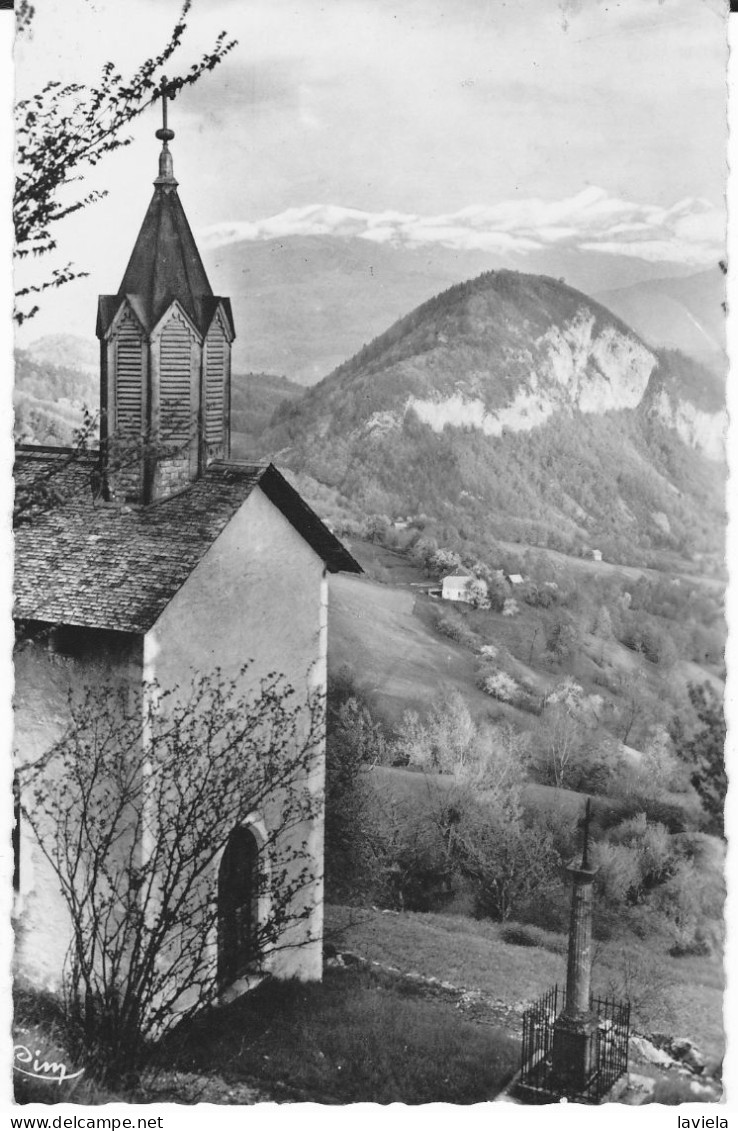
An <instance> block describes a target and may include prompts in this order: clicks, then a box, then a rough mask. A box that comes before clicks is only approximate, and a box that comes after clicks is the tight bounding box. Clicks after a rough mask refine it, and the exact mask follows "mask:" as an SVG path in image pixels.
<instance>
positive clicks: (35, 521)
mask: <svg viewBox="0 0 738 1131" xmlns="http://www.w3.org/2000/svg"><path fill="white" fill-rule="evenodd" d="M162 103H163V109H164V120H163V125H162V128H161V129H160V130H158V131H157V133H156V136H157V138H158V139H159V140H160V141H161V143H162V146H161V153H160V157H159V168H158V176H157V177H156V179H155V181H154V194H153V197H152V199H151V203H150V205H149V207H148V210H147V212H146V215H145V217H144V220H143V223H142V225H141V228H140V231H139V234H138V237H137V238H136V240H135V243H134V246H133V251H132V254H131V256H130V260H129V262H128V266H127V267H126V269H125V272H124V274H123V278H122V281H121V284H120V287H119V288H118V291H117V293H116V294H106V295H102V296H101V297H100V299H99V303H98V313H97V336H98V338H99V340H100V405H101V436H100V447H99V451H92V452H90V453H82V452H79V451H74V450H71V449H63V448H40V447H28V446H26V447H22V448H21V449H20V450H19V451H18V453H17V460H16V471H15V475H16V495H17V498H19V499H20V500H21V506H20V510H19V515H20V517H19V520H18V526H17V530H16V558H15V613H14V615H15V620H16V625H17V630H18V631H17V645H16V653H15V679H16V687H15V748H16V757H17V761H18V765H19V766H20V767H21V768H22V767H24V766H27V765H29V764H30V763H34V762H36V761H38V760H39V759H43V758H44V757H45V756H46V755H47V753H48V751H50V750H51V749H52V748H53V747H54V745H55V744H56V743H58V742H59V740H60V739H61V738H62V737H63V735H64V734H65V732H66V731H67V729H68V727H69V725H70V718H71V715H70V712H71V710H72V704H73V703H74V700H75V698H76V697H77V698H78V697H79V696H81V695H83V694H84V693H85V691H86V690H88V689H90V688H95V687H103V686H111V687H115V688H117V689H122V690H123V691H124V692H125V693H130V698H131V701H132V702H137V701H138V700H137V698H136V697H137V696H138V697H139V698H140V697H141V695H142V694H144V691H143V690H142V689H146V688H147V687H151V686H153V685H155V686H157V687H158V688H160V689H164V690H165V691H166V690H169V689H181V688H184V687H187V686H191V684H192V680H193V679H197V678H199V677H202V676H209V675H211V674H212V673H214V672H217V673H219V676H221V675H222V677H223V678H224V679H225V678H227V679H228V680H231V681H233V683H234V685H235V686H236V687H237V689H238V691H239V693H240V694H243V695H246V696H247V695H249V694H253V695H254V696H256V695H258V694H259V688H260V687H261V686H262V683H263V681H264V679H266V678H268V677H269V675H270V673H279V674H280V676H281V677H284V679H285V680H286V681H287V682H288V683H289V684H290V685H291V687H292V688H294V690H295V695H296V697H297V699H298V700H300V699H302V700H304V701H307V700H308V699H310V701H312V702H315V701H316V697H317V701H318V702H322V703H323V709H324V703H325V694H326V672H327V633H328V582H327V575H328V574H329V573H334V572H338V571H348V572H353V573H359V572H361V567H360V565H359V564H358V563H357V562H356V560H355V559H354V558H353V557H352V555H351V554H350V552H349V551H348V550H347V549H346V548H345V546H343V545H342V543H341V542H340V541H339V540H338V539H337V538H336V537H335V536H334V535H333V534H332V532H331V531H330V530H329V529H328V528H327V527H326V526H325V525H324V524H323V522H322V521H321V520H320V519H319V518H318V516H317V515H316V514H315V513H314V512H313V511H312V509H311V508H310V507H309V506H308V504H307V503H306V502H305V501H304V500H303V499H302V498H301V496H300V495H299V494H298V492H297V491H296V490H295V489H294V488H293V487H292V486H291V485H290V483H289V482H288V481H287V479H286V478H285V477H284V476H283V475H282V474H281V473H280V472H279V471H278V470H277V468H276V467H274V466H273V465H272V464H271V463H246V462H239V461H235V460H232V459H231V458H230V390H231V346H232V343H233V341H234V337H235V327H234V324H233V315H232V311H231V305H230V302H229V300H228V298H225V297H222V296H218V295H215V294H214V293H213V290H212V287H211V285H210V282H209V280H208V277H207V274H206V272H205V269H204V266H203V263H202V259H201V257H200V254H199V251H198V248H197V245H196V242H195V239H194V237H193V234H192V231H191V229H190V227H189V224H188V222H187V218H186V216H185V212H184V209H183V207H182V203H181V201H180V199H179V195H178V191H177V188H178V186H177V181H176V180H175V177H174V169H173V160H172V154H171V151H170V148H169V143H170V142H171V141H172V139H173V137H174V134H173V132H172V131H171V130H170V129H169V128H168V124H167V117H166V96H165V95H164V97H163V98H162ZM24 500H25V502H24ZM181 694H182V693H181V692H180V691H177V692H176V693H175V694H174V699H173V701H176V700H177V696H178V695H181ZM157 702H159V700H157ZM161 702H162V704H163V705H162V706H161V708H160V710H161V711H166V710H167V709H169V708H167V706H166V703H167V700H166V697H162V699H161ZM157 709H159V708H157ZM142 741H145V738H144V739H142ZM318 754H319V756H318V761H317V764H316V765H317V769H315V770H314V771H312V772H311V774H310V777H309V780H306V781H304V782H301V783H298V785H299V788H301V789H303V790H305V791H307V792H308V793H310V794H311V795H313V796H314V798H315V801H316V803H315V804H314V805H313V807H312V810H311V816H310V819H309V821H307V823H306V827H305V828H303V829H302V830H301V832H300V835H301V837H302V839H303V843H304V845H305V853H304V855H305V854H306V856H307V861H305V860H303V864H302V865H301V866H303V867H304V870H305V875H307V876H309V881H308V882H307V883H306V884H305V885H303V888H304V890H303V892H302V899H303V906H302V908H301V911H300V914H298V915H296V916H295V917H294V921H292V922H291V923H288V924H287V926H286V928H285V930H286V932H287V934H288V936H289V937H288V938H287V939H286V944H285V945H281V946H275V947H274V948H273V949H272V948H268V947H267V948H264V949H263V950H262V951H261V952H259V951H258V948H257V949H256V950H255V946H254V939H255V938H257V937H258V929H257V928H258V927H259V925H260V919H261V918H263V917H265V916H268V915H269V912H270V899H271V898H273V897H274V894H275V893H274V891H272V892H270V891H269V890H267V891H264V890H261V889H260V890H258V891H257V890H256V888H255V884H256V882H257V881H256V879H255V877H256V876H257V873H258V874H262V875H263V874H269V861H268V860H266V861H265V860H264V859H262V857H264V856H265V855H266V854H267V853H268V852H269V851H270V847H269V846H270V845H272V846H273V845H274V843H275V841H274V828H276V827H277V826H278V824H279V821H280V805H281V804H282V802H281V801H280V799H279V797H277V796H275V797H274V798H273V799H271V801H267V802H266V803H265V804H264V806H263V808H262V810H261V811H258V812H253V813H251V814H249V817H248V820H245V821H244V822H242V823H241V824H240V825H239V827H237V828H232V829H226V830H222V832H223V849H222V851H221V852H219V853H218V855H217V856H216V858H215V859H214V860H213V866H212V871H211V874H210V876H209V881H210V882H211V883H212V890H213V892H214V896H213V898H214V899H216V900H217V902H218V907H217V912H218V914H217V917H216V919H217V929H216V928H214V927H213V928H211V935H212V937H211V938H209V940H208V948H209V949H208V951H207V953H208V954H209V955H210V956H211V958H210V960H211V963H212V973H213V975H214V977H217V981H218V984H219V986H220V987H221V990H222V992H223V993H224V994H227V993H229V992H230V993H233V992H237V991H238V988H239V986H242V987H245V988H248V985H249V984H250V983H249V977H250V975H252V974H253V973H254V972H258V973H259V974H264V973H266V974H271V975H275V976H278V977H281V976H298V977H300V978H303V979H319V978H320V977H321V972H322V921H323V839H324V837H323V825H324V812H323V794H324V780H325V747H324V739H323V740H322V744H321V746H320V750H319V752H318ZM52 788H53V783H52ZM21 800H22V801H23V803H24V804H25V805H26V806H28V805H29V804H32V801H29V799H28V798H25V799H21ZM21 809H22V805H21V806H19V808H18V813H19V818H20V819H19V825H18V828H17V830H16V838H15V840H16V844H15V847H16V871H15V876H16V883H15V886H16V890H15V906H14V924H15V927H16V939H17V945H16V968H17V971H18V972H19V973H20V974H22V976H23V977H24V978H26V979H28V980H30V981H31V982H32V983H33V984H35V985H38V986H42V987H44V988H49V989H58V988H59V987H60V986H61V984H62V982H63V978H64V976H65V970H67V969H68V962H69V953H70V949H69V948H70V940H71V938H72V935H73V931H74V923H73V922H72V920H71V918H70V911H69V901H68V900H65V899H64V897H63V895H62V893H61V891H60V884H59V879H58V876H57V875H56V874H55V872H54V870H53V868H51V867H50V865H49V861H48V858H47V857H46V856H45V855H44V853H43V852H42V851H41V848H40V846H39V843H38V841H37V838H36V837H34V835H33V832H32V830H31V829H29V827H28V822H27V821H24V820H23V818H22V816H20V814H21ZM280 835H281V834H280ZM144 850H145V846H144V847H142V851H144ZM288 878H289V877H288ZM279 882H280V881H279V877H278V876H275V879H274V883H275V884H276V883H279ZM234 987H235V990H234Z"/></svg>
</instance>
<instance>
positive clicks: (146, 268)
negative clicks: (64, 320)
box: [98, 79, 233, 335]
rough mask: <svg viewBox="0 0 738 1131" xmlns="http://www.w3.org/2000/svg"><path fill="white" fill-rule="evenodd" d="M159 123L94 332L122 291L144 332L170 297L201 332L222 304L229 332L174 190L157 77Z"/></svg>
mask: <svg viewBox="0 0 738 1131" xmlns="http://www.w3.org/2000/svg"><path fill="white" fill-rule="evenodd" d="M162 110H163V122H164V124H163V127H162V128H161V129H159V130H157V131H156V137H157V138H160V139H161V141H162V150H161V154H160V157H159V176H158V177H157V178H156V180H155V181H154V195H153V197H152V200H151V203H150V204H149V207H148V210H147V212H146V215H145V217H144V221H143V224H142V225H141V230H140V232H139V233H138V238H137V240H136V243H135V245H134V248H133V252H132V254H131V258H130V259H129V261H128V266H127V267H126V270H125V274H124V275H123V281H122V282H121V284H120V287H119V288H118V294H117V295H116V296H114V297H113V296H107V295H106V296H102V302H101V308H100V311H99V317H98V335H100V334H101V332H103V333H104V332H105V331H106V329H107V327H108V326H109V325H110V322H111V321H112V319H113V317H114V316H115V314H116V313H117V311H118V309H119V307H120V303H121V301H122V300H123V299H124V298H125V297H127V298H128V299H129V300H130V302H131V306H132V307H133V309H134V311H135V313H136V315H137V317H138V318H139V319H140V321H141V322H142V323H143V327H144V330H145V331H146V332H147V333H150V332H151V330H152V329H153V328H154V326H155V325H156V323H157V322H158V321H159V319H160V318H161V316H162V315H163V314H164V313H165V311H166V310H168V309H169V307H170V306H171V305H172V303H173V302H174V301H177V302H179V304H180V305H181V306H182V308H183V310H184V311H185V313H186V314H187V316H188V317H189V318H190V319H191V320H192V322H193V323H194V324H195V326H196V327H197V328H198V330H199V331H200V333H201V334H203V335H204V334H205V333H206V332H207V329H208V326H209V325H210V322H211V321H212V318H213V315H214V314H215V309H216V307H217V306H218V304H219V303H222V304H223V307H224V309H225V314H226V318H227V320H228V322H229V323H230V328H231V332H232V333H233V319H232V315H231V310H230V302H229V301H228V300H227V299H219V298H218V297H216V296H214V295H213V288H212V287H211V286H210V282H209V280H208V277H207V274H206V273H205V268H204V266H203V263H202V259H201V258H200V253H199V251H198V250H197V244H196V243H195V238H194V236H193V234H192V230H191V228H190V225H189V224H188V222H187V217H186V216H185V212H184V208H183V207H182V202H181V201H180V199H179V196H178V194H177V181H176V180H175V178H174V170H173V163H172V155H171V153H170V151H169V144H168V143H169V142H170V141H171V140H172V138H173V137H174V132H173V131H172V130H170V129H168V128H167V94H166V79H163V80H162Z"/></svg>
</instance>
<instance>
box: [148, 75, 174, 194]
mask: <svg viewBox="0 0 738 1131" xmlns="http://www.w3.org/2000/svg"><path fill="white" fill-rule="evenodd" d="M167 89H168V88H167V78H166V75H162V79H161V119H162V125H161V129H158V130H157V131H156V134H155V137H158V138H159V140H160V141H161V142H163V144H162V147H161V153H160V155H159V176H158V179H157V180H156V181H155V182H154V183H155V184H168V185H176V183H177V182H176V181H175V179H174V163H173V161H172V155H171V153H170V152H169V145H168V143H169V142H170V141H171V140H172V138H173V137H174V130H170V129H169V126H168V124H167V102H168V99H169V95H168V93H167Z"/></svg>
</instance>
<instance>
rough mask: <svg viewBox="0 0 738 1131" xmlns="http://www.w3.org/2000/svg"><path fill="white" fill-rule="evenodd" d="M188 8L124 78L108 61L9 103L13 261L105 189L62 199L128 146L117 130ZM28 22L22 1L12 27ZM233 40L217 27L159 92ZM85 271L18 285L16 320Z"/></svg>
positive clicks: (35, 249) (37, 248)
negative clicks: (89, 77)
mask: <svg viewBox="0 0 738 1131" xmlns="http://www.w3.org/2000/svg"><path fill="white" fill-rule="evenodd" d="M191 7H192V0H184V4H183V6H182V11H181V13H180V16H179V19H178V20H177V23H176V24H175V26H174V29H173V30H172V33H171V35H170V37H169V40H168V42H167V43H166V45H165V46H164V48H163V50H161V51H160V52H159V53H158V54H157V55H153V56H151V57H150V58H149V59H146V60H145V61H144V62H143V63H142V64H141V65H140V66H139V67H138V69H137V70H136V71H134V73H133V74H132V75H129V76H127V77H126V76H124V75H123V74H122V73H121V72H120V71H119V70H118V69H117V67H116V66H115V64H114V63H112V62H108V63H106V64H105V65H104V67H103V69H102V73H101V76H100V79H99V81H98V83H97V85H95V86H88V85H85V84H83V83H68V84H63V83H60V82H56V81H54V80H52V81H50V82H47V83H46V85H45V86H44V87H42V89H41V90H40V91H38V92H37V93H36V94H35V95H33V96H32V97H30V98H25V99H22V100H21V101H19V102H18V103H17V105H16V108H15V124H16V155H15V167H16V185H15V195H14V200H13V221H14V226H15V239H16V255H17V257H18V258H19V259H26V258H28V257H40V256H44V255H48V254H50V253H51V252H53V251H55V250H56V248H57V240H56V237H55V234H54V231H55V225H56V224H57V223H58V222H59V221H60V220H63V219H64V218H65V217H67V216H70V215H72V214H73V213H75V212H78V211H79V210H80V209H82V208H86V207H87V206H88V205H90V204H93V203H95V202H96V201H98V200H101V199H102V198H103V197H104V196H106V195H107V193H106V192H105V191H103V190H98V189H95V190H92V191H90V192H87V193H82V194H81V195H79V194H76V199H75V194H74V193H72V194H71V197H70V194H68V193H66V192H65V190H67V189H68V188H69V187H70V186H74V185H79V184H80V182H82V181H83V180H84V176H85V174H86V172H88V171H89V170H90V169H91V168H93V167H94V166H96V165H97V164H98V163H99V162H100V161H101V160H102V159H103V158H104V157H106V156H107V155H108V154H110V153H113V152H115V150H116V149H119V148H121V147H122V146H126V145H129V144H130V142H131V140H132V139H131V138H130V136H126V134H125V130H126V128H127V127H128V126H129V125H130V124H131V122H133V121H134V119H135V118H137V117H139V116H140V115H141V114H142V113H143V112H144V111H145V110H146V109H148V107H149V106H151V105H152V104H153V103H155V102H156V101H157V100H158V99H160V98H161V93H162V91H161V83H162V79H163V78H164V74H163V71H164V67H165V66H167V64H168V63H169V62H170V61H171V60H172V58H173V56H174V55H175V54H176V52H177V51H178V49H179V48H180V46H181V43H182V39H183V36H184V34H185V31H186V30H187V19H188V16H189V13H190V9H191ZM32 22H33V9H32V8H29V6H28V5H25V6H23V9H22V11H21V18H20V19H19V31H20V33H21V34H24V33H27V31H28V28H29V27H31V26H32ZM235 46H236V41H235V40H232V39H228V35H227V33H226V32H225V31H222V32H220V34H219V35H218V36H217V37H216V39H215V42H214V43H213V45H212V47H211V48H210V50H208V51H205V52H204V53H203V54H202V55H201V57H200V58H199V59H198V60H197V62H195V63H193V64H192V66H191V67H190V68H189V69H188V70H187V71H185V72H183V73H181V74H175V75H174V76H173V77H169V78H167V79H166V83H165V86H166V92H167V97H169V98H173V97H174V96H175V95H176V94H177V93H178V92H179V91H181V90H183V89H184V88H185V87H187V86H192V85H193V84H194V83H196V82H197V81H198V80H199V79H200V78H201V77H202V76H203V75H204V74H205V73H206V72H208V71H212V70H213V69H214V68H215V67H216V66H217V65H218V64H219V63H220V62H222V60H223V59H224V58H225V56H226V55H227V54H228V53H229V52H230V51H231V50H232V49H233V48H234V47H235ZM86 274H87V272H85V271H83V270H78V269H77V268H76V267H75V266H74V264H72V263H68V264H66V265H65V266H64V267H56V268H54V269H52V271H51V273H50V276H49V277H48V278H47V279H46V280H45V281H43V282H41V283H36V284H28V285H25V286H23V287H21V288H19V290H18V291H16V299H18V300H26V306H25V309H22V308H21V306H18V308H17V309H16V314H15V318H16V321H17V322H18V323H19V324H20V323H22V322H24V321H26V320H27V319H28V318H32V317H33V315H34V314H35V313H36V312H37V311H38V309H39V308H38V305H37V304H35V300H34V298H33V296H34V295H38V294H40V293H41V292H43V291H46V290H47V289H49V288H54V287H61V286H63V285H64V284H65V283H68V282H71V280H73V279H77V278H81V277H84V276H85V275H86ZM28 303H34V305H27V304H28Z"/></svg>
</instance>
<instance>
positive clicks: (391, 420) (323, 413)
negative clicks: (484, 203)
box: [274, 271, 725, 459]
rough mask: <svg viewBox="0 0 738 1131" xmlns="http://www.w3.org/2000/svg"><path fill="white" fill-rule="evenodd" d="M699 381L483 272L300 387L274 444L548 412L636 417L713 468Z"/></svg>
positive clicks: (717, 429)
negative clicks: (652, 422) (672, 434)
mask: <svg viewBox="0 0 738 1131" xmlns="http://www.w3.org/2000/svg"><path fill="white" fill-rule="evenodd" d="M710 380H711V378H710V375H709V374H708V373H707V371H704V370H701V367H700V366H699V365H698V363H696V362H692V361H690V360H689V359H687V358H685V357H684V356H682V355H677V354H672V355H669V356H666V355H665V354H664V352H663V351H657V350H655V349H651V348H649V347H648V346H647V345H646V344H645V343H644V342H643V341H642V340H641V339H640V338H639V337H638V335H637V334H636V333H635V332H634V331H633V330H631V329H630V327H628V326H627V325H626V324H625V323H624V322H622V321H621V320H620V319H619V318H617V317H616V316H615V315H614V314H612V313H611V312H610V311H609V310H607V309H605V307H603V306H601V305H600V304H599V303H597V302H596V301H595V300H593V299H591V298H589V297H588V296H586V295H584V294H582V293H581V292H580V291H576V290H574V289H573V288H572V287H569V286H567V285H566V283H564V282H563V281H561V280H556V279H550V278H547V277H545V276H538V275H524V274H520V273H517V272H511V271H497V272H490V273H488V274H486V275H482V276H480V277H479V278H477V279H473V280H471V281H470V282H468V283H464V284H461V285H459V286H456V287H452V288H451V289H450V290H449V291H446V292H444V293H443V294H441V295H437V296H436V298H434V299H432V300H430V302H427V303H425V304H423V305H422V306H420V307H418V308H417V309H416V310H414V311H413V312H412V313H411V314H408V315H407V316H406V317H405V318H402V319H401V320H400V321H399V322H397V323H395V325H394V326H392V327H390V329H389V330H387V331H386V333H384V334H382V335H380V337H379V338H376V339H375V340H374V341H373V342H371V343H370V344H369V345H367V346H365V347H364V348H363V349H362V350H361V351H360V353H358V354H357V355H356V356H355V357H353V358H351V359H350V360H349V361H347V362H346V363H345V364H343V365H341V366H339V367H338V369H336V370H334V372H333V373H332V374H330V376H328V377H326V378H325V380H324V381H321V382H320V383H319V384H318V385H315V386H314V387H313V388H311V389H310V390H309V391H308V392H307V393H306V395H305V397H304V398H303V399H302V401H301V402H300V406H299V409H296V410H295V412H294V413H293V415H292V418H291V422H290V426H289V428H288V429H285V430H284V431H282V432H281V433H279V432H278V433H276V434H275V441H276V443H275V445H274V446H275V448H282V447H289V446H290V445H291V444H293V443H295V442H296V443H297V445H298V446H300V445H301V444H302V443H303V442H305V443H308V441H309V438H310V437H312V438H318V439H320V440H321V441H328V440H331V439H333V440H336V441H338V442H339V443H345V442H347V441H348V442H351V443H354V442H356V443H365V442H372V443H374V442H376V441H377V440H378V439H379V438H380V437H381V436H384V435H387V434H389V433H393V432H396V431H397V430H399V429H402V427H403V424H404V423H406V422H407V421H408V419H409V418H410V417H412V416H414V417H416V418H417V419H419V420H420V421H421V422H422V423H423V424H424V425H426V426H428V427H430V429H431V430H432V431H433V432H435V433H437V434H439V435H440V434H441V433H443V431H444V429H446V428H449V427H450V428H452V429H460V430H467V431H468V430H473V431H477V432H480V433H481V434H482V435H484V436H489V437H492V438H494V437H499V436H501V435H502V433H503V432H512V433H525V432H530V431H531V430H533V429H534V428H537V427H540V426H542V425H545V424H546V423H547V422H548V421H549V420H551V418H553V417H554V416H556V415H558V414H565V415H567V416H569V417H572V416H574V415H576V414H584V415H586V416H588V417H597V416H602V415H604V414H605V413H617V412H622V411H631V412H632V411H633V410H638V411H639V413H641V414H642V415H644V416H645V417H650V418H651V419H657V420H659V421H660V422H661V423H662V424H663V425H665V426H666V427H668V428H670V429H674V430H675V431H676V432H677V433H678V435H679V437H680V438H681V439H682V440H683V441H684V442H685V443H686V444H688V445H690V446H691V447H694V448H697V449H699V450H700V451H701V452H702V453H703V454H705V455H707V456H708V457H709V458H711V459H720V458H722V453H723V438H722V436H723V430H724V421H725V413H724V407H723V406H724V393H723V392H722V391H717V393H716V390H715V389H714V388H712V389H711V390H710V389H708V392H707V393H706V392H705V389H706V388H708V386H709V385H710ZM285 433H286V434H285Z"/></svg>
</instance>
